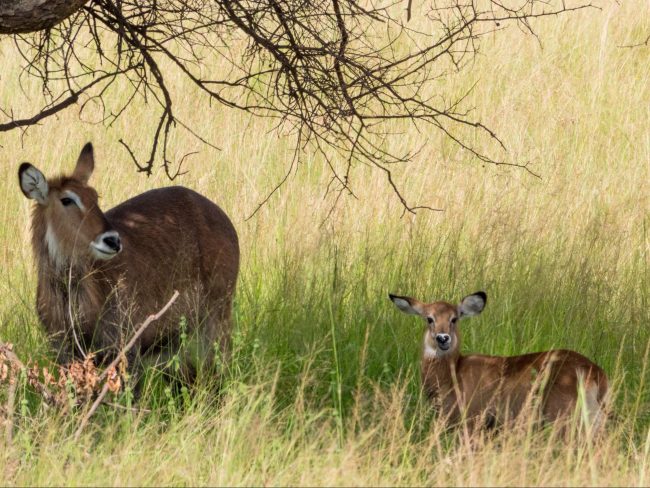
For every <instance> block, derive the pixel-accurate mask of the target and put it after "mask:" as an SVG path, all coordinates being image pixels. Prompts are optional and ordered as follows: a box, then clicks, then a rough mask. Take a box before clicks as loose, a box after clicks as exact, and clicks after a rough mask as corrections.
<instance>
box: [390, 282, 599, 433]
mask: <svg viewBox="0 0 650 488" xmlns="http://www.w3.org/2000/svg"><path fill="white" fill-rule="evenodd" d="M389 297H390V299H391V300H392V301H393V303H394V304H395V305H396V306H397V308H399V309H400V310H401V311H402V312H405V313H408V314H414V315H419V316H420V317H422V319H424V321H425V322H426V324H427V329H426V332H425V334H424V350H423V354H422V365H421V373H422V384H423V388H424V390H425V393H426V394H427V395H428V397H429V398H430V399H431V400H432V401H433V402H434V403H435V404H436V406H437V407H438V408H439V409H440V413H441V414H442V416H443V418H446V419H448V420H449V421H450V422H452V423H456V422H458V421H460V420H462V419H466V420H467V421H468V425H470V427H471V428H475V427H477V426H479V425H481V424H484V425H487V426H494V425H503V424H505V423H506V422H508V421H511V420H514V419H516V418H517V417H518V416H519V415H520V414H521V413H522V411H524V410H525V409H526V407H531V406H535V405H536V406H537V407H538V408H539V410H538V412H539V413H540V414H541V417H542V419H543V420H545V421H547V422H555V421H558V420H561V419H564V420H568V418H569V417H570V416H571V415H572V414H573V413H574V411H575V409H576V407H577V405H578V403H579V402H578V399H579V395H580V392H581V391H583V392H584V407H585V411H586V413H587V415H588V424H589V428H590V429H591V428H593V427H598V426H599V424H600V422H601V421H602V419H603V411H602V410H603V402H604V399H605V395H606V393H607V376H606V375H605V372H604V371H603V370H602V369H601V368H600V367H598V366H597V365H596V364H594V363H593V362H591V361H590V360H589V359H587V358H586V357H584V356H583V355H581V354H578V353H577V352H574V351H567V350H561V349H558V350H552V351H546V352H537V353H531V354H524V355H521V356H510V357H501V356H484V355H481V354H470V355H467V356H463V355H461V354H460V333H459V330H458V329H459V323H460V320H461V319H463V318H465V317H471V316H473V315H478V314H480V313H481V312H482V311H483V308H484V307H485V304H486V301H487V295H486V294H485V293H484V292H482V291H479V292H476V293H474V294H472V295H469V296H467V297H465V298H463V300H462V301H461V302H460V304H458V305H452V304H451V303H447V302H433V303H423V302H420V301H419V300H416V299H414V298H410V297H402V296H397V295H392V294H391V295H389Z"/></svg>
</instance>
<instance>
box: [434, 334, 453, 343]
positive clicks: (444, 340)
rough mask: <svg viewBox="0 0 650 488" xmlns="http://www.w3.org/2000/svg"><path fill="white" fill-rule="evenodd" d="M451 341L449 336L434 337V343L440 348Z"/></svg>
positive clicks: (439, 335)
mask: <svg viewBox="0 0 650 488" xmlns="http://www.w3.org/2000/svg"><path fill="white" fill-rule="evenodd" d="M450 340H451V337H449V334H438V335H436V342H437V343H438V344H440V345H441V346H444V345H446V344H447V343H448V342H449V341H450Z"/></svg>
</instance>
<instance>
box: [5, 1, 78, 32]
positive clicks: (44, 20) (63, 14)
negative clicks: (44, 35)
mask: <svg viewBox="0 0 650 488" xmlns="http://www.w3.org/2000/svg"><path fill="white" fill-rule="evenodd" d="M87 1H88V0H0V34H20V33H26V32H35V31H39V30H43V29H49V28H50V27H52V26H54V25H56V24H58V23H59V22H61V21H62V20H64V19H66V18H67V17H69V16H70V15H72V14H73V13H74V12H76V11H77V10H79V9H80V8H81V7H82V6H83V4H84V3H86V2H87Z"/></svg>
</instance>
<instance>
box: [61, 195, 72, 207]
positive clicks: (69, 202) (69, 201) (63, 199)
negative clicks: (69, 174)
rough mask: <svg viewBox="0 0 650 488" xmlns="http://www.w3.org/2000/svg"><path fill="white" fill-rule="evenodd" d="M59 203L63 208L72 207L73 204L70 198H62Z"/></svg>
mask: <svg viewBox="0 0 650 488" xmlns="http://www.w3.org/2000/svg"><path fill="white" fill-rule="evenodd" d="M61 203H62V204H63V206H64V207H67V206H68V205H72V204H73V203H74V200H73V199H72V198H68V197H64V198H62V199H61Z"/></svg>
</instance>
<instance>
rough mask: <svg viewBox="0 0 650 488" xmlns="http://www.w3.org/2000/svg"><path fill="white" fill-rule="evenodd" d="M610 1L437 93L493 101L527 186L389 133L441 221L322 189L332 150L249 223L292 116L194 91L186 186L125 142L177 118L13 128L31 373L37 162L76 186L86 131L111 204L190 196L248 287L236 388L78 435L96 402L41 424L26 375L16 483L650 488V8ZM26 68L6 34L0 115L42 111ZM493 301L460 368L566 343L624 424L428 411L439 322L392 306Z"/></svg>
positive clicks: (14, 335) (198, 391)
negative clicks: (598, 426)
mask: <svg viewBox="0 0 650 488" xmlns="http://www.w3.org/2000/svg"><path fill="white" fill-rule="evenodd" d="M600 6H601V7H602V8H601V9H600V10H598V9H586V10H582V11H579V12H575V13H572V14H571V15H566V16H562V17H558V18H548V19H540V20H538V21H534V27H535V31H536V33H537V34H538V36H539V37H535V36H532V35H529V34H526V33H525V32H522V31H521V30H520V29H517V28H515V27H510V28H508V29H506V30H503V31H501V32H498V33H497V35H491V36H488V37H486V38H484V39H483V40H482V50H481V52H480V54H479V56H478V57H477V58H476V60H475V63H474V66H473V67H472V69H471V70H466V71H464V72H463V73H461V74H458V75H454V74H450V75H449V76H447V77H446V78H444V79H441V80H440V81H439V82H438V83H437V84H436V85H435V89H436V90H438V92H436V95H437V96H441V97H448V98H453V97H454V96H458V95H459V94H464V93H466V92H468V91H469V89H470V88H471V87H474V88H473V90H471V91H469V95H468V97H467V100H466V103H467V104H468V106H473V107H475V115H476V117H477V118H478V119H480V120H482V121H483V123H484V124H485V125H486V126H488V127H490V128H491V129H493V130H494V131H495V132H496V133H498V134H499V135H500V137H501V138H502V139H503V140H504V142H505V144H506V146H507V148H508V161H511V162H518V163H525V164H526V165H527V168H528V170H530V171H527V170H525V169H523V168H519V167H511V166H507V165H502V166H498V165H494V164H487V163H486V164H483V163H481V162H477V160H476V158H475V157H473V155H472V154H470V153H469V152H468V151H466V150H463V149H462V148H459V146H457V145H455V144H453V143H452V142H451V141H450V140H449V139H448V138H446V137H445V135H444V134H442V133H440V132H439V131H430V130H429V129H428V128H427V126H421V127H419V129H420V130H416V129H417V128H415V127H407V126H406V125H402V123H401V122H399V121H396V122H394V123H393V125H392V132H394V133H399V134H400V135H399V137H387V138H386V141H385V144H386V149H387V150H391V151H393V152H395V153H399V152H403V151H404V150H409V149H410V148H419V151H418V152H417V154H416V156H415V157H414V159H413V160H412V161H411V162H408V163H405V164H396V165H394V166H393V167H391V170H392V172H393V178H394V179H395V181H397V182H398V183H399V185H400V189H401V191H402V192H403V194H404V195H405V196H406V197H407V198H408V201H409V202H417V203H418V204H421V205H427V206H430V207H433V208H437V209H441V210H442V211H430V210H421V211H419V212H418V213H417V214H415V215H413V214H410V213H408V212H406V213H404V208H403V205H402V204H401V202H400V201H399V199H398V198H397V196H396V195H395V192H394V190H393V188H392V187H391V186H390V185H389V183H388V182H387V180H386V178H385V175H384V174H383V173H382V172H381V171H377V170H376V169H373V168H372V167H370V166H368V167H362V168H360V169H359V170H358V171H357V173H356V175H355V178H356V180H355V182H354V189H355V195H354V196H350V195H347V194H340V193H337V192H336V191H331V192H328V191H327V188H328V183H329V182H330V179H331V173H330V171H329V169H327V165H324V164H322V163H323V160H322V159H321V158H323V157H324V156H323V154H320V153H316V152H314V153H313V154H312V155H310V154H307V155H303V157H302V158H301V163H300V164H299V165H298V166H297V167H295V168H294V170H293V171H292V173H291V175H290V177H289V178H288V180H287V182H286V183H285V184H284V185H283V186H281V187H280V188H279V190H278V191H277V192H275V193H274V194H273V196H272V197H271V199H270V200H269V201H268V202H267V203H266V204H265V205H264V206H262V207H261V208H260V210H259V211H258V212H257V213H256V214H255V215H254V216H253V217H252V218H250V219H248V217H249V216H250V214H251V213H252V212H253V211H254V210H255V209H256V207H257V205H258V204H259V202H261V201H263V200H264V199H265V198H266V196H267V195H268V193H269V192H270V191H271V190H272V189H273V188H274V186H275V185H276V183H277V182H278V181H280V180H281V179H282V178H283V177H284V174H285V172H286V170H287V168H288V166H289V162H290V161H291V160H292V158H293V155H294V152H293V149H294V148H293V145H292V142H291V140H290V139H289V138H285V137H283V136H282V135H281V134H278V133H277V132H274V131H273V130H272V129H273V127H274V122H273V121H272V120H268V119H260V118H253V117H251V116H250V115H248V114H246V113H242V112H240V111H236V110H232V109H227V108H224V107H213V108H212V109H210V110H205V109H198V107H202V105H200V102H201V101H202V100H203V99H202V97H203V95H201V94H200V93H199V92H198V91H197V89H196V87H192V86H190V85H187V87H186V89H185V90H183V91H182V93H183V96H182V97H181V98H179V99H177V100H175V104H174V106H175V110H176V111H177V113H178V114H180V115H182V118H183V120H184V121H186V122H190V123H191V124H192V126H193V127H199V128H200V131H201V135H202V136H203V137H205V138H207V139H208V140H213V141H218V144H219V149H218V150H217V149H215V148H211V147H209V146H206V145H204V144H203V143H201V141H199V140H197V139H196V138H195V137H193V136H192V135H191V134H188V133H184V132H182V131H176V132H174V133H173V136H172V137H173V138H175V139H174V140H173V141H172V142H173V143H174V147H177V148H181V149H179V154H178V155H177V156H178V157H179V158H180V157H182V155H183V154H186V153H191V152H194V151H197V153H196V154H193V155H191V156H189V159H188V162H187V166H186V168H187V169H189V173H188V174H185V175H183V176H182V177H180V179H178V180H177V181H175V182H174V183H170V181H169V180H168V179H167V177H166V175H165V173H164V172H163V171H159V172H154V173H153V175H152V176H150V177H148V178H147V177H144V176H143V175H140V174H138V173H137V172H136V171H135V168H134V166H133V163H132V161H131V160H130V158H129V156H128V154H127V153H125V151H124V148H123V147H122V146H121V145H120V143H119V139H120V138H121V137H123V136H124V135H125V134H127V135H128V136H129V141H130V144H131V145H132V146H134V147H137V144H138V143H141V144H142V145H143V146H144V145H146V144H148V143H149V139H148V137H149V134H148V133H147V132H146V131H144V130H142V128H144V127H148V126H149V125H150V124H152V123H153V124H155V123H157V120H158V119H157V114H156V113H155V111H153V110H152V109H151V107H149V106H147V105H144V104H137V105H132V106H131V108H130V110H129V112H128V114H126V115H127V116H123V117H121V118H119V119H118V120H116V121H115V123H114V124H113V125H112V126H110V127H108V128H107V127H105V125H103V124H101V123H99V121H100V119H101V117H95V115H96V114H97V113H99V112H100V107H97V106H94V105H93V103H94V102H92V101H91V102H90V103H88V104H87V105H86V107H85V108H84V110H83V111H82V112H81V114H79V112H76V111H65V112H61V113H60V114H59V115H58V116H57V118H56V120H49V121H47V122H46V123H43V124H42V125H40V126H37V127H31V128H30V129H29V130H28V131H27V132H25V133H24V134H23V133H19V132H16V131H13V132H8V133H4V134H3V135H2V139H0V146H1V147H0V158H1V160H2V165H1V166H0V171H2V179H1V181H2V189H3V194H4V196H5V197H4V199H3V202H2V203H0V212H1V214H2V226H1V227H0V242H2V246H1V248H0V249H1V254H0V263H1V266H0V270H1V271H0V291H1V293H0V337H1V338H2V340H3V341H8V342H11V343H13V344H14V350H15V352H16V353H17V354H18V355H19V356H20V357H21V358H23V359H25V360H26V359H27V358H34V359H40V358H43V357H46V356H47V355H48V354H49V352H48V350H47V347H46V342H45V338H44V335H43V332H42V331H41V329H40V328H39V326H38V321H37V317H36V313H35V306H34V294H35V280H36V278H35V273H34V262H33V256H32V254H31V249H30V246H29V235H30V230H29V215H30V206H31V205H32V202H30V201H28V200H26V199H25V198H24V197H23V196H22V194H21V192H20V189H19V186H18V183H17V177H16V172H17V168H18V164H19V163H20V162H21V161H25V160H27V161H30V162H33V163H34V164H36V165H37V166H38V167H39V168H41V169H42V170H43V171H44V172H46V173H48V174H51V173H56V172H59V171H69V170H71V169H72V167H73V165H74V161H75V160H76V157H77V155H78V153H79V150H80V148H81V147H82V145H83V144H84V143H85V142H86V141H89V140H91V141H92V142H93V144H94V146H95V149H96V160H97V168H96V171H95V174H94V175H93V181H92V184H94V186H95V187H96V188H97V190H98V191H99V193H100V197H101V199H100V203H101V205H102V206H103V207H104V209H108V208H110V207H112V206H113V205H115V204H117V203H119V202H121V201H123V200H125V199H127V198H129V197H131V196H133V195H136V194H138V193H140V192H142V191H145V190H147V189H150V188H154V187H157V186H165V185H170V184H176V183H180V184H183V185H186V186H189V187H191V188H193V189H195V190H197V191H199V192H201V193H203V194H204V195H206V196H208V197H209V198H211V199H212V200H214V201H215V202H217V203H218V204H219V205H220V206H221V207H222V208H224V209H225V210H226V211H227V213H228V214H229V215H230V216H231V218H232V220H233V222H234V223H235V226H236V227H237V229H238V232H239V236H240V242H241V247H242V270H241V274H240V279H239V283H238V290H237V295H236V301H235V335H234V338H233V357H232V361H231V364H230V367H229V370H228V373H227V374H226V375H225V377H224V378H223V379H222V384H221V386H220V391H219V394H218V395H215V393H214V385H213V384H212V382H211V381H210V378H205V377H204V378H201V379H200V381H199V384H198V385H197V386H196V388H195V389H193V390H190V391H187V390H180V391H176V390H175V389H173V388H172V387H171V386H169V383H167V382H165V381H158V379H157V378H155V377H153V376H155V375H152V378H151V379H150V382H149V383H148V385H149V386H148V388H147V389H146V390H145V392H144V394H143V398H142V399H141V401H140V402H139V403H138V404H136V405H131V403H130V401H129V398H128V394H125V393H122V394H120V395H117V396H115V397H113V398H112V399H111V403H113V405H104V406H102V407H101V408H100V410H99V411H98V412H97V413H96V414H95V415H94V416H93V418H92V419H91V422H90V424H89V425H88V427H87V428H86V429H85V430H84V432H83V434H82V435H81V437H80V438H79V439H75V437H74V433H75V430H76V428H77V426H78V424H79V420H80V417H81V415H82V414H83V411H80V412H77V413H75V412H72V413H67V414H66V415H63V414H60V413H57V411H56V410H53V409H49V410H45V409H44V408H43V406H42V404H41V402H39V400H38V398H37V396H36V395H35V394H34V393H33V392H32V391H31V390H30V388H29V387H28V386H25V385H24V384H22V385H21V386H20V387H19V391H18V395H17V404H16V412H15V419H14V422H15V425H14V433H13V439H12V441H11V443H6V445H4V446H3V449H2V450H1V451H0V467H1V469H2V474H3V478H2V479H3V482H4V483H6V484H32V485H34V484H111V485H116V484H132V485H143V484H146V485H160V484H192V485H196V484H212V485H251V484H254V485H288V484H303V485H388V484H400V485H406V484H416V485H422V484H428V485H442V486H447V485H647V484H648V483H649V482H650V380H649V379H648V376H649V375H650V371H648V370H649V369H650V329H649V326H650V312H649V310H650V308H649V307H650V303H649V300H650V296H649V295H650V294H649V292H650V276H649V275H650V262H649V257H648V253H649V252H650V235H649V234H650V229H649V227H650V185H649V183H648V182H649V181H650V112H649V107H650V71H649V70H648V60H649V56H650V48H648V47H647V46H644V45H640V46H638V47H635V48H630V47H625V46H629V45H632V44H635V43H638V42H639V41H640V40H641V41H642V40H643V39H645V38H646V37H647V33H648V32H649V31H650V7H649V5H648V3H647V2H644V1H641V0H634V1H629V2H621V3H620V4H617V3H615V2H603V3H602V5H600ZM16 56H17V51H16V49H15V47H14V45H13V44H12V42H10V41H8V40H5V41H3V42H1V43H0V66H2V70H1V72H0V82H1V85H0V86H1V89H0V106H3V107H8V106H24V105H29V106H31V105H30V104H33V106H34V107H35V108H38V107H39V106H40V105H39V103H40V102H41V98H40V97H41V93H40V91H39V89H40V85H39V83H38V82H37V81H36V80H33V79H30V78H29V77H22V78H19V77H18V69H19V68H18V63H14V62H13V61H14V60H15V59H16ZM214 69H215V70H218V69H219V66H215V67H214ZM168 79H173V73H172V74H170V75H168ZM19 80H20V82H19ZM178 83H184V81H183V79H182V77H180V75H179V78H178ZM432 95H433V94H432ZM107 96H110V97H114V98H113V99H114V100H118V99H119V97H120V96H123V92H121V91H120V90H119V89H114V90H112V91H110V93H108V94H107ZM118 101H119V100H118ZM80 119H81V120H80ZM82 121H83V123H82ZM139 139H140V140H139ZM477 142H478V143H480V140H478V141H477ZM341 164H344V163H341ZM533 173H534V174H533ZM479 289H484V290H486V291H487V293H488V296H489V301H488V305H487V308H486V310H485V312H484V313H483V314H482V315H481V316H480V317H478V318H475V319H473V320H472V321H471V322H469V321H468V322H467V323H465V324H463V325H462V330H463V341H464V342H463V351H466V352H469V351H476V352H483V353H486V354H499V355H509V354H520V353H523V352H529V351H540V350H544V349H549V348H569V349H574V350H576V351H579V352H581V353H582V354H584V355H586V356H588V357H589V358H591V359H592V360H594V361H595V362H597V363H598V364H599V365H601V366H602V367H603V368H604V369H605V371H606V372H607V373H608V375H609V377H610V380H611V385H612V390H613V400H612V404H613V410H614V415H613V417H612V420H611V421H610V422H609V424H608V427H607V430H606V433H605V434H604V436H603V438H602V439H600V440H599V441H598V442H597V443H594V444H590V443H584V442H583V441H582V440H581V439H579V438H576V439H575V440H573V441H569V442H560V441H558V439H557V437H556V436H555V435H554V433H553V432H552V429H551V430H550V431H549V430H535V429H530V428H528V427H529V426H527V425H522V427H521V429H513V430H512V431H510V432H505V433H502V434H501V435H500V436H498V437H496V438H489V439H483V440H482V441H480V442H479V447H478V448H477V447H476V443H470V442H469V441H468V439H466V438H465V437H464V435H463V432H462V431H461V430H452V431H445V430H444V429H443V427H442V425H441V424H440V422H438V421H437V419H435V418H434V417H433V416H432V415H431V412H430V409H429V408H427V403H426V401H425V399H424V398H422V395H421V393H420V380H419V354H420V348H421V334H422V332H423V330H422V329H423V327H422V324H421V323H420V322H418V321H415V320H414V319H412V318H409V317H406V316H404V315H402V314H399V313H398V312H397V311H396V310H395V308H394V306H393V305H392V304H391V303H390V301H389V300H388V297H387V295H388V293H389V292H394V293H399V294H408V295H415V296H418V297H421V298H423V299H431V300H434V299H449V300H459V299H460V298H461V297H463V296H464V295H466V294H468V293H471V292H473V291H475V290H479ZM152 312H155V311H152ZM2 394H3V395H6V391H5V389H4V388H3V393H2ZM3 398H4V396H3ZM3 404H4V400H3Z"/></svg>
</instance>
